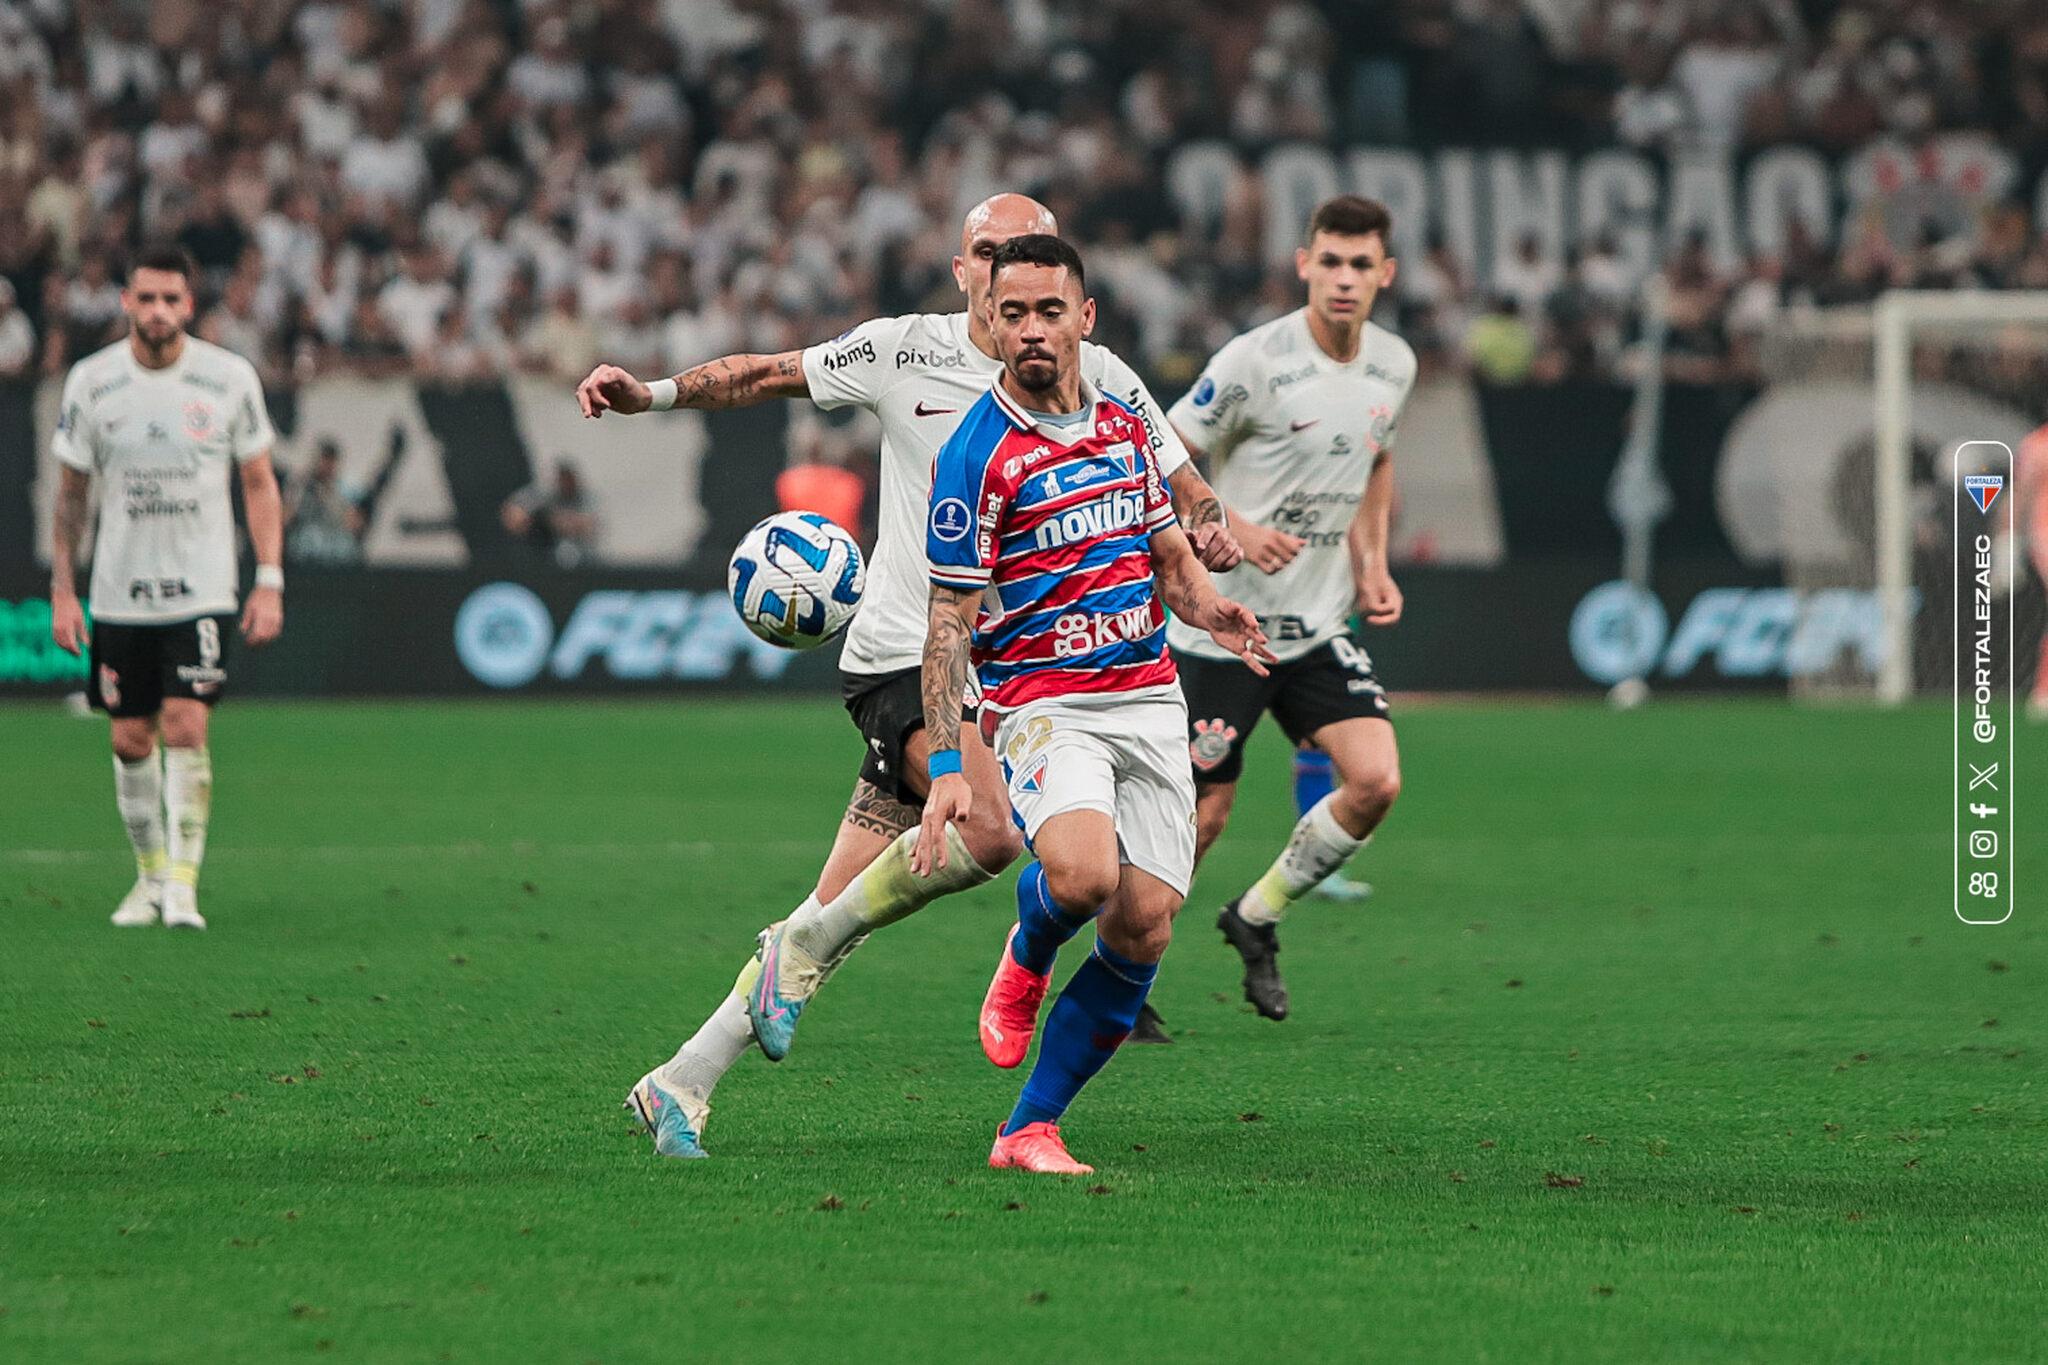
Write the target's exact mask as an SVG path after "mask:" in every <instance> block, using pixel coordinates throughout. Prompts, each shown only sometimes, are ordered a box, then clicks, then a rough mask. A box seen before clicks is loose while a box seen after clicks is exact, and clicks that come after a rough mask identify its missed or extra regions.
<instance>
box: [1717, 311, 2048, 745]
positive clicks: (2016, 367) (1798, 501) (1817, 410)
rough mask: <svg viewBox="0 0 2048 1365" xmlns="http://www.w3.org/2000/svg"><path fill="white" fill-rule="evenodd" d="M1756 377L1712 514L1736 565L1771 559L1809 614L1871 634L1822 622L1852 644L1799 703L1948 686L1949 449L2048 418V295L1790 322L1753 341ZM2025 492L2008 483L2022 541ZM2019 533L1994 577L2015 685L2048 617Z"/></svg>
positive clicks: (1815, 671)
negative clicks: (2008, 618)
mask: <svg viewBox="0 0 2048 1365" xmlns="http://www.w3.org/2000/svg"><path fill="white" fill-rule="evenodd" d="M1762 371H1763V375H1764V391H1763V394H1762V395H1761V396H1760V398H1759V400H1758V402H1757V403H1756V404H1754V405H1753V406H1752V407H1751V408H1750V409H1749V410H1748V411H1747V412H1746V413H1745V414H1744V416H1743V417H1742V419H1741V420H1740V421H1739V422H1738V423H1737V429H1736V430H1735V431H1734V432H1731V437H1730V442H1729V449H1730V460H1729V463H1728V467H1726V468H1724V470H1723V471H1722V477H1721V480H1720V497H1721V499H1722V502H1723V507H1722V512H1723V521H1724V523H1725V524H1727V525H1728V526H1730V527H1731V528H1732V529H1733V532H1734V535H1735V538H1736V540H1737V542H1738V543H1737V549H1738V551H1740V552H1741V553H1742V555H1743V556H1744V558H1746V559H1749V560H1752V561H1755V562H1778V563H1780V564H1782V566H1783V570H1784V575H1785V584H1786V586H1787V587H1789V588H1792V589H1794V590H1795V591H1796V592H1797V593H1798V594H1799V595H1800V598H1801V600H1802V601H1803V602H1804V603H1806V604H1807V610H1809V611H1812V610H1815V609H1819V610H1823V611H1832V612H1837V613H1858V614H1860V615H1861V618H1862V623H1863V624H1864V625H1866V626H1867V629H1861V630H1855V629H1851V630H1829V631H1824V632H1816V633H1815V635H1816V638H1825V639H1827V640H1829V641H1831V642H1832V641H1850V642H1852V643H1850V644H1848V645H1846V646H1844V647H1841V648H1839V649H1833V650H1832V652H1831V653H1830V654H1829V657H1826V658H1821V657H1811V658H1806V659H1803V660H1800V661H1799V664H1798V666H1795V667H1794V668H1793V669H1792V675H1793V691H1794V695H1797V696H1803V697H1827V698H1856V697H1862V698H1874V699H1876V700H1879V701H1882V702H1885V703H1887V704H1896V703H1898V702H1901V701H1904V700H1906V699H1907V698H1909V697H1911V696H1914V695H1915V694H1919V693H1936V692H1938V693H1943V694H1946V692H1947V691H1948V689H1949V682H1950V679H1949V671H1950V654H1951V644H1950V623H1951V619H1952V618H1951V614H1950V613H1951V610H1952V608H1951V606H1950V603H1951V600H1952V597H1951V595H1952V588H1953V573H1954V565H1953V558H1952V555H1953V550H1952V540H1951V534H1952V533H1951V527H1950V504H1951V498H1952V497H1953V493H1952V489H1953V482H1954V475H1955V458H1956V451H1957V448H1958V447H1960V446H1963V445H1965V444H1966V443H1969V442H1975V441H1994V442H1998V443H2000V444H2002V445H2004V446H2006V447H2008V448H2010V449H2011V450H2012V451H2014V452H2015V455H2017V453H2018V452H2019V450H2020V448H2021V442H2022V441H2023V440H2024V439H2025V438H2026V437H2027V436H2028V435H2029V434H2030V433H2032V432H2034V431H2035V430H2037V429H2039V428H2040V427H2042V425H2043V424H2044V423H2048V293H2032V292H2007V293H1989V292H1967V293H1966V292H1946V291H1943V292H1921V291H1900V292H1895V293H1892V294H1888V295H1885V296H1884V297H1883V298H1881V299H1879V300H1878V302H1877V303H1876V304H1875V305H1872V306H1864V307H1854V308H1831V309H1820V310H1812V311H1808V312H1806V313H1804V314H1796V313H1795V314H1791V315H1788V316H1787V317H1786V318H1785V319H1784V320H1783V321H1782V323H1781V324H1780V325H1779V326H1777V327H1776V328H1775V329H1774V330H1773V331H1772V332H1771V333H1770V334H1769V335H1767V336H1766V337H1765V338H1764V344H1763V348H1762ZM2014 473H2015V474H2016V475H2019V476H2022V477H2023V476H2024V471H2023V470H2019V469H2015V471H2014ZM2033 491H2034V490H2032V489H2031V488H2028V489H2021V488H2018V487H2015V488H2014V489H2013V494H2014V496H2015V498H2016V499H2018V500H2019V506H2020V508H2021V509H2022V515H2021V517H2020V518H2019V523H2018V524H2019V535H2020V536H2024V534H2025V530H2026V526H2025V522H2026V516H2025V513H2024V509H2025V508H2026V507H2027V505H2028V504H2027V498H2028V496H2029V495H2031V494H2032V492H2033ZM2016 540H2017V538H2015V543H2007V542H2005V541H2003V540H2001V542H2000V544H1999V545H1998V548H1997V553H1998V557H1999V560H2000V564H1999V572H1998V573H1997V575H1996V578H1997V580H1998V581H1999V582H2000V583H2002V584H2007V585H2010V591H2012V592H2013V593H2014V594H2015V626H2016V631H2015V633H2016V636H2017V639H2016V642H2015V643H2016V650H2015V660H2014V663H2015V667H2016V668H2017V669H2018V670H2020V672H2021V676H2020V677H2019V678H2018V679H2017V680H2016V681H2017V683H2018V685H2019V686H2020V687H2022V688H2024V687H2025V686H2026V685H2027V684H2028V683H2029V682H2030V681H2031V677H2032V671H2033V668H2034V663H2035V660H2036V659H2037V658H2038V657H2039V647H2038V642H2039V640H2040V637H2041V630H2042V626H2043V621H2044V618H2048V610H2044V605H2043V598H2042V587H2041V580H2040V576H2039V574H2038V573H2036V572H2034V571H2033V570H2032V568H2031V567H2030V565H2029V562H2028V558H2029V557H2028V556H2027V554H2026V553H2025V549H2024V547H2023V546H2022V545H2021V544H2018V543H2016ZM1795 649H1796V641H1795Z"/></svg>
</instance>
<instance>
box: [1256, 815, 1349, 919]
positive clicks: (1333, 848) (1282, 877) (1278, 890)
mask: <svg viewBox="0 0 2048 1365" xmlns="http://www.w3.org/2000/svg"><path fill="white" fill-rule="evenodd" d="M1336 799H1337V793H1335V792H1331V793H1330V794H1329V795H1328V796H1326V797H1324V798H1323V799H1322V800H1320V801H1318V802H1316V803H1315V805H1313V806H1311V807H1309V810H1308V814H1306V815H1304V816H1302V817H1301V819H1300V820H1298V821H1296V822H1295V826H1294V833H1292V834H1290V835H1288V836H1287V847H1285V848H1283V849H1281V850H1280V856H1279V857H1278V858H1275V859H1274V860H1273V865H1272V866H1271V867H1269V868H1267V869H1266V875H1265V876H1263V877H1261V878H1259V879H1258V880H1257V881H1256V882H1253V883H1252V887H1251V890H1249V891H1247V892H1245V893H1244V895H1243V896H1241V897H1239V898H1238V902H1237V913H1238V914H1239V915H1241V916H1243V917H1244V919H1245V921H1246V922H1247V923H1249V924H1273V923H1276V922H1278V921H1279V919H1280V918H1281V917H1282V916H1283V915H1285V914H1286V913H1287V907H1288V906H1290V905H1292V904H1294V902H1296V901H1298V900H1300V899H1301V898H1302V897H1303V896H1306V895H1307V894H1308V893H1309V892H1310V891H1311V890H1313V889H1314V888H1315V886H1316V884H1317V883H1318V882H1320V881H1322V879H1323V878H1325V877H1327V876H1329V875H1330V874H1331V873H1332V872H1335V871H1336V870H1337V869H1338V868H1340V867H1342V866H1344V864H1345V863H1346V862H1347V861H1349V859H1350V857H1351V855H1352V854H1354V853H1356V852H1358V850H1359V849H1361V848H1363V847H1364V846H1365V844H1366V843H1367V841H1368V840H1370V839H1371V837H1372V836H1371V835H1367V836H1366V837H1365V838H1364V839H1354V838H1352V837H1351V836H1350V835H1349V834H1347V833H1346V832H1345V830H1344V827H1343V826H1342V825H1340V824H1338V823H1337V817H1336V816H1335V815H1333V814H1331V813H1330V805H1331V803H1332V802H1333V801H1335V800H1336Z"/></svg>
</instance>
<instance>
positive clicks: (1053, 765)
mask: <svg viewBox="0 0 2048 1365" xmlns="http://www.w3.org/2000/svg"><path fill="white" fill-rule="evenodd" d="M995 750H996V757H997V758H998V759H999V760H1000V761H1001V763H1002V765H1003V778H1004V780H1005V781H1007V782H1008V783H1009V785H1010V807H1011V809H1012V810H1014V811H1015V812H1016V814H1017V823H1018V824H1020V825H1022V826H1023V827H1024V838H1025V840H1026V842H1027V843H1028V842H1033V841H1035V840H1036V839H1037V838H1038V831H1039V830H1040V829H1041V828H1043V827H1044V825H1045V822H1046V821H1048V820H1050V819H1052V817H1054V816H1055V815H1061V814H1064V813H1065V812H1067V811H1071V810H1099V811H1101V812H1103V813H1104V814H1105V815H1108V816H1109V817H1110V818H1111V819H1113V820H1115V821H1116V836H1117V848H1118V853H1119V855H1120V856H1121V858H1122V860H1123V861H1124V862H1125V863H1127V864H1129V865H1130V866H1132V867H1135V868H1139V869H1141V870H1143V871H1145V872H1149V873H1151V874H1152V875H1153V876H1155V877H1157V878H1159V880H1161V881H1163V882H1165V883H1166V884H1167V885H1168V886H1171V887H1172V888H1173V889H1174V890H1176V891H1178V892H1179V893H1180V894H1181V895H1182V896H1186V895H1187V893H1188V884H1189V883H1190V882H1191V881H1193V880H1194V874H1195V779H1194V769H1193V767H1192V766H1191V765H1190V763H1189V762H1188V711H1187V703H1186V702H1184V701H1183V700H1182V699H1181V692H1180V688H1179V687H1177V686H1168V687H1158V688H1147V689H1145V690H1144V691H1142V692H1129V693H1112V694H1110V695H1108V696H1086V695H1083V696H1081V697H1047V698H1044V699H1042V700H1039V701H1034V702H1031V703H1029V704H1027V705H1025V706H1022V707H1019V708H1018V709H1017V710H1015V711H1012V712H1010V713H1008V714H1007V715H1005V716H1004V717H1003V718H1002V720H1001V722H1000V723H999V724H998V726H997V728H996V743H995Z"/></svg>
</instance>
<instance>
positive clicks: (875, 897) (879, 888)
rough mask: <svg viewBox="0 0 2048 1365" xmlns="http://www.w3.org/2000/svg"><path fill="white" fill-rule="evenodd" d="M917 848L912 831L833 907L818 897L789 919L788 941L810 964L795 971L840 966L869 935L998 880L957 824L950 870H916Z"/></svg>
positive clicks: (949, 832) (949, 837) (949, 849)
mask: <svg viewBox="0 0 2048 1365" xmlns="http://www.w3.org/2000/svg"><path fill="white" fill-rule="evenodd" d="M916 847H917V831H916V830H915V829H906V830H904V831H903V833H901V834H899V835H897V836H896V839H895V842H893V843H891V844H890V845H889V846H888V847H887V848H885V849H883V850H882V852H881V854H880V855H879V856H877V857H876V859H875V860H874V861H873V862H871V863H869V864H868V865H867V866H866V867H865V868H863V869H862V870H861V873H860V875H859V876H857V877H855V878H854V879H853V880H852V881H851V882H849V883H847V886H846V889H845V890H844V891H842V892H840V893H839V894H838V895H837V896H835V897H833V899H832V901H831V903H830V904H827V905H820V904H819V903H818V898H817V897H816V896H815V895H813V896H812V897H810V898H809V899H808V900H806V901H805V902H804V903H803V904H802V905H800V906H798V907H797V909H796V913H795V914H793V915H791V916H790V917H789V936H788V939H787V942H788V943H789V944H790V945H791V946H793V947H794V948H796V949H797V951H798V952H799V953H801V954H802V955H803V956H804V957H806V958H808V959H809V962H808V963H801V962H799V963H792V964H790V966H792V967H803V966H810V967H812V968H818V967H825V966H836V965H837V964H838V963H839V962H840V961H841V960H843V959H844V957H845V955H846V954H847V953H849V952H851V951H852V950H853V948H854V947H855V945H856V944H858V943H859V941H860V940H861V939H862V938H864V937H866V936H867V935H868V934H871V933H873V932H874V931H875V930H877V929H880V928H882V927H883V926H884V925H889V924H894V923H895V922H896V921H897V920H900V919H903V918H905V917H907V916H910V915H914V914H916V913H917V912H918V911H919V910H922V909H923V908H924V907H925V906H927V905H930V904H931V903H932V902H933V901H935V900H937V899H938V898H939V897H941V896H947V895H951V894H952V893H953V892H955V891H964V890H966V889H967V888H968V887H970V886H979V885H981V884H982V883H983V882H985V881H987V880H989V879H990V878H991V877H993V876H994V875H995V874H994V873H992V872H987V871H984V870H983V869H982V867H981V865H980V864H979V863H977V862H975V861H974V859H973V857H972V856H970V855H969V854H968V852H967V844H966V841H965V840H963V839H962V838H961V837H960V831H959V830H957V829H955V828H953V827H952V826H951V825H948V826H947V827H946V865H945V866H944V867H939V868H934V869H932V874H931V876H929V877H919V876H918V875H917V874H916V873H914V872H912V871H911V870H910V852H911V850H912V849H914V848H916ZM785 970H787V968H785Z"/></svg>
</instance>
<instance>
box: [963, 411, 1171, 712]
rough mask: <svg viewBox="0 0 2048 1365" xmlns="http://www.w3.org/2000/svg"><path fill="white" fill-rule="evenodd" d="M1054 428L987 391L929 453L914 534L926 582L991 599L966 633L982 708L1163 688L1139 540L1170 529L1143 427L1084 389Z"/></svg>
mask: <svg viewBox="0 0 2048 1365" xmlns="http://www.w3.org/2000/svg"><path fill="white" fill-rule="evenodd" d="M1081 401H1082V403H1083V405H1084V411H1085V412H1086V413H1087V414H1088V415H1087V416H1086V417H1085V418H1083V419H1082V420H1081V421H1080V422H1078V423H1076V424H1075V425H1074V426H1072V427H1068V428H1065V429H1062V428H1060V427H1057V426H1055V425H1053V424H1051V423H1047V422H1043V421H1041V420H1038V419H1035V418H1033V417H1032V416H1031V415H1030V414H1029V413H1027V412H1025V411H1024V410H1023V409H1022V408H1020V407H1019V406H1018V405H1017V404H1016V402H1015V401H1014V400H1012V399H1011V398H1010V396H1009V395H1008V394H1006V393H1004V392H1003V390H1002V385H1001V384H1000V382H998V383H997V385H996V386H995V387H994V388H992V389H990V390H989V392H988V393H987V394H985V395H983V396H982V398H981V399H980V400H979V401H978V402H976V403H975V405H974V406H973V407H971V408H969V409H968V410H967V415H966V416H965V417H963V418H962V419H961V421H960V425H959V427H958V428H957V429H956V430H955V431H954V432H953V435H952V437H951V438H950V439H949V440H947V442H946V444H945V445H944V446H942V447H940V449H939V454H938V458H937V461H936V462H935V464H934V466H933V469H932V496H931V512H930V516H929V518H928V520H927V522H926V525H925V549H926V555H927V557H928V558H929V559H930V561H931V575H932V582H933V583H935V584H937V585H938V586H939V587H942V588H950V589H952V590H954V591H956V592H974V591H980V590H984V589H987V588H991V587H993V588H994V589H995V593H996V598H997V602H998V605H999V609H998V610H994V611H991V610H990V609H989V608H988V606H986V605H984V607H983V609H982V614H981V617H980V620H979V621H978V622H977V623H976V626H975V632H974V664H975V669H976V671H977V673H978V674H979V675H980V678H981V687H982V704H983V705H984V706H986V707H988V708H990V709H991V710H994V711H998V712H1000V711H1011V710H1015V709H1016V708H1018V707H1020V706H1023V705H1024V704H1026V703H1027V702H1033V701H1037V700H1038V699H1039V698H1041V697H1055V696H1070V695H1073V694H1076V693H1086V694H1091V695H1102V694H1106V693H1114V692H1130V691H1136V690H1137V689H1139V688H1146V687H1158V686H1161V685H1164V684H1168V683H1171V682H1173V681H1174V678H1175V674H1174V668H1173V660H1172V658H1171V657H1170V656H1169V655H1168V654H1167V652H1166V612H1165V608H1164V607H1163V606H1162V605H1161V604H1160V601H1159V595H1158V593H1157V591H1156V590H1155V589H1154V587H1153V583H1152V544H1151V543H1152V535H1153V533H1154V532H1156V531H1160V530H1163V529H1165V528H1167V527H1170V526H1173V525H1175V524H1176V523H1175V521H1174V516H1173V507H1172V504H1171V503H1169V502H1168V501H1167V497H1166V491H1165V489H1164V488H1163V487H1162V486H1161V484H1160V479H1159V466H1158V465H1157V463H1156V462H1155V461H1154V460H1153V458H1152V452H1151V446H1150V442H1149V441H1148V440H1147V438H1146V435H1145V427H1144V424H1143V423H1142V422H1141V421H1140V420H1139V419H1138V417H1137V416H1136V415H1135V414H1134V413H1132V411H1131V410H1130V409H1129V408H1127V407H1125V406H1124V405H1123V404H1121V403H1119V402H1117V401H1116V400H1115V399H1113V398H1110V397H1107V396H1105V395H1103V394H1101V393H1099V392H1098V391H1096V389H1095V388H1094V386H1092V385H1090V384H1088V383H1087V382H1086V381H1083V383H1082V386H1081Z"/></svg>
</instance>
